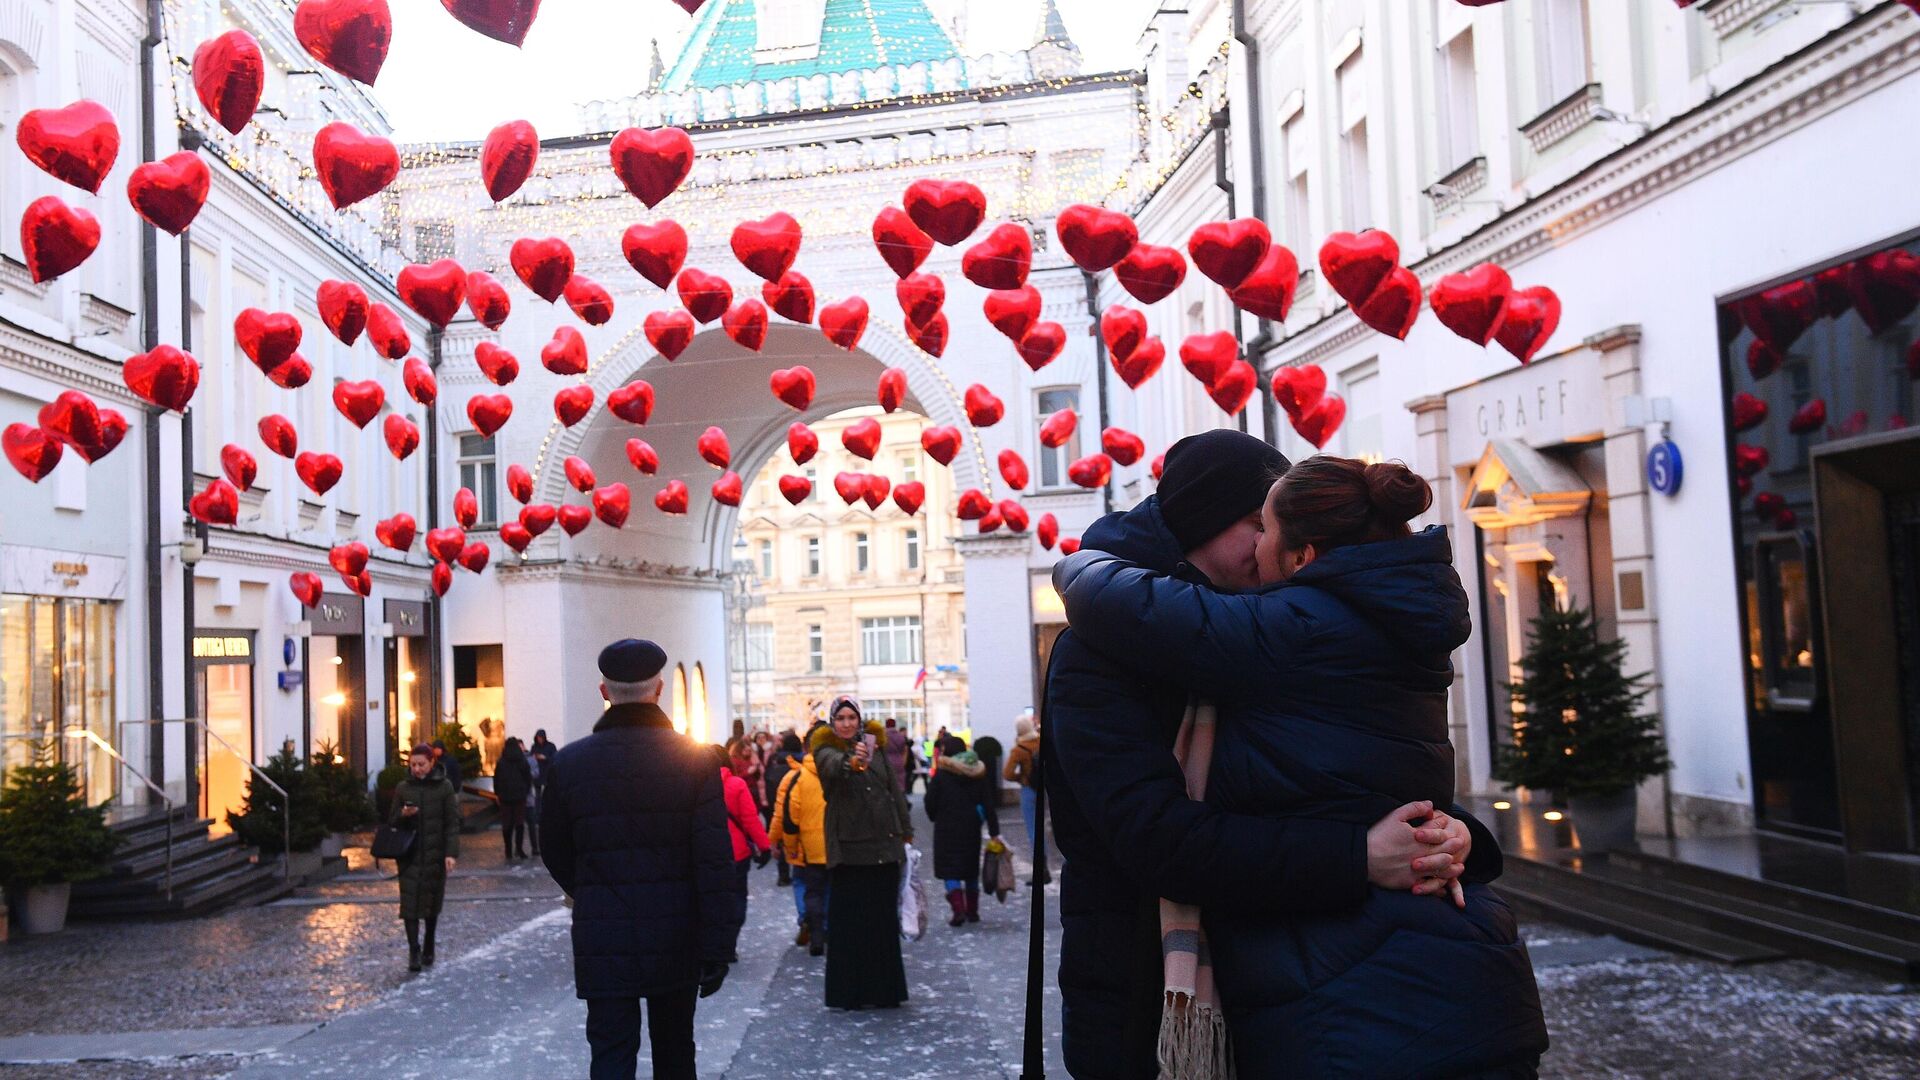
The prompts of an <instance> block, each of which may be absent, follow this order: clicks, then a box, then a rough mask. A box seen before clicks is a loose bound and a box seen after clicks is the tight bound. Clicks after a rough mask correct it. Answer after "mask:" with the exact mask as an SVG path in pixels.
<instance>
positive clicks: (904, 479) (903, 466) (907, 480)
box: [900, 450, 920, 484]
mask: <svg viewBox="0 0 1920 1080" xmlns="http://www.w3.org/2000/svg"><path fill="white" fill-rule="evenodd" d="M918 479H920V452H919V451H917V450H909V451H907V452H906V453H904V454H901V455H900V482H901V483H903V484H911V483H913V482H914V481H916V480H918Z"/></svg>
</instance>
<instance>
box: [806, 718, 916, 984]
mask: <svg viewBox="0 0 1920 1080" xmlns="http://www.w3.org/2000/svg"><path fill="white" fill-rule="evenodd" d="M828 715H829V716H830V717H832V720H833V722H832V723H831V724H828V725H826V726H823V727H820V728H818V729H816V730H815V731H814V733H813V735H812V737H811V740H810V742H811V745H812V748H813V759H814V762H815V764H816V766H817V768H818V770H819V773H820V787H821V790H822V791H824V792H825V793H826V796H827V814H826V834H827V866H828V868H829V873H830V875H831V876H830V886H829V888H828V891H827V926H828V927H829V928H830V933H829V934H828V935H827V980H826V981H827V1007H828V1008H832V1009H866V1008H893V1007H895V1006H898V1005H900V1004H902V1003H904V1002H905V1001H906V1000H907V970H906V965H905V964H904V962H903V961H902V959H901V956H900V913H899V906H898V905H899V897H900V868H901V865H902V864H903V863H904V862H905V860H906V845H907V844H911V843H913V819H912V818H911V817H909V816H908V814H907V797H906V795H905V794H903V793H902V792H901V790H900V785H899V784H898V783H897V782H895V780H894V778H893V770H892V769H891V768H890V767H889V766H888V764H887V755H885V754H883V753H881V752H880V751H879V745H880V742H879V740H881V739H883V738H885V737H886V729H885V728H884V727H882V726H881V725H880V724H878V723H873V722H865V721H862V720H861V718H860V706H859V704H858V703H857V702H855V701H854V700H853V699H851V698H845V697H842V698H835V699H834V702H833V710H832V711H831V712H830V713H828Z"/></svg>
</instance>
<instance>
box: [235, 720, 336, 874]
mask: <svg viewBox="0 0 1920 1080" xmlns="http://www.w3.org/2000/svg"><path fill="white" fill-rule="evenodd" d="M260 771H261V772H263V773H265V774H266V775H267V778H268V779H270V780H272V781H273V782H274V783H276V784H278V785H280V786H281V787H282V788H284V789H285V790H286V792H287V796H288V799H287V800H282V799H281V797H280V793H279V792H278V791H275V790H273V789H272V788H270V787H268V786H267V785H265V784H263V783H261V782H260V778H259V777H257V776H249V777H248V780H247V797H246V801H245V802H243V803H241V805H240V809H238V810H229V811H227V824H228V825H229V826H230V827H231V828H232V829H233V831H234V835H236V836H238V837H239V838H240V841H241V843H244V844H247V845H249V846H251V847H255V848H258V849H260V853H261V854H262V855H278V854H280V853H281V852H283V851H286V852H287V853H288V855H289V858H290V860H291V862H292V869H293V871H294V873H297V874H301V875H303V876H304V875H306V874H311V873H313V872H314V871H316V870H318V869H319V868H320V857H319V855H317V854H314V849H315V848H317V847H319V846H320V841H321V840H323V839H325V837H326V835H327V824H326V819H325V817H324V816H323V814H322V812H321V807H320V799H319V797H318V794H317V793H316V792H315V791H314V790H313V785H312V783H311V779H310V777H309V776H308V774H307V770H306V767H305V763H304V762H302V761H301V760H300V756H299V755H298V754H296V753H295V752H294V750H293V746H292V743H291V742H289V743H288V745H287V748H286V749H284V750H282V751H280V752H279V753H277V754H275V755H273V756H272V757H271V758H268V759H267V763H266V764H265V765H262V766H261V767H260ZM289 804H290V805H291V806H292V809H293V818H292V822H291V828H290V829H289V827H288V826H287V825H286V824H285V822H286V820H287V819H286V817H285V815H284V814H283V813H282V808H283V807H284V806H287V805H289ZM289 832H290V833H291V836H290V837H287V836H286V834H287V833H289ZM283 837H286V838H285V839H283ZM289 847H290V848H291V850H289Z"/></svg>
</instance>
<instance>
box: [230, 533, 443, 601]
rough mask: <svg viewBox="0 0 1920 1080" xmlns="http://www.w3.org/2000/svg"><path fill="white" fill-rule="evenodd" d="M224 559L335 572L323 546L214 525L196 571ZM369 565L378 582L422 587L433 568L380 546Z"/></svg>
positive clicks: (271, 566) (250, 563) (245, 563)
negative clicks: (400, 557) (395, 557)
mask: <svg viewBox="0 0 1920 1080" xmlns="http://www.w3.org/2000/svg"><path fill="white" fill-rule="evenodd" d="M229 541H231V542H232V543H228V542H229ZM221 563H230V564H236V565H240V566H258V567H262V568H264V569H268V570H285V571H288V572H292V571H295V570H309V571H313V572H315V573H319V574H321V575H322V576H323V577H324V576H327V575H329V574H331V573H332V572H333V567H332V566H331V565H329V564H328V562H327V549H326V548H324V547H319V546H315V545H310V544H302V543H298V542H296V541H290V540H278V539H275V538H273V537H270V536H263V535H261V534H259V533H248V532H244V531H240V530H235V529H228V528H222V527H215V528H214V529H212V531H211V533H210V535H209V537H208V543H207V553H206V555H205V556H204V557H202V559H201V561H200V562H199V563H196V564H195V566H194V572H195V573H196V574H198V573H199V572H200V571H201V570H202V569H204V568H206V567H209V566H216V565H219V564H221ZM367 569H368V570H369V571H371V572H372V573H373V580H375V581H376V582H385V583H387V584H389V585H403V586H411V587H418V588H423V589H424V588H426V587H427V586H428V577H429V573H430V571H429V569H428V567H427V566H426V564H424V563H421V564H413V563H404V562H396V561H394V560H392V559H389V558H385V557H383V556H382V555H381V554H380V552H379V551H378V550H377V549H376V550H375V551H374V552H373V553H372V556H371V557H370V558H368V559H367ZM329 580H332V579H331V578H329Z"/></svg>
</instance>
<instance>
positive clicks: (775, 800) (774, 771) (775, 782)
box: [762, 731, 807, 887]
mask: <svg viewBox="0 0 1920 1080" xmlns="http://www.w3.org/2000/svg"><path fill="white" fill-rule="evenodd" d="M806 753H807V748H806V746H805V745H804V744H803V743H801V741H800V736H798V735H795V734H794V733H793V732H791V731H789V732H785V733H784V734H782V735H781V736H780V742H779V744H778V746H777V747H776V748H775V749H774V753H773V759H772V760H771V761H769V762H768V763H767V767H766V770H765V772H764V773H763V774H762V775H763V779H764V780H765V782H766V793H767V803H766V806H767V832H768V833H769V834H771V835H772V837H773V859H774V865H775V866H777V867H778V868H779V875H780V876H779V878H778V879H777V880H776V881H775V882H774V884H776V885H780V886H782V887H785V886H789V885H792V884H793V867H792V866H791V865H789V864H788V862H787V854H786V848H785V846H784V845H782V844H781V843H780V834H781V830H780V827H779V826H777V825H775V824H774V823H773V816H774V812H775V810H776V809H777V807H778V804H779V801H780V786H781V783H782V782H783V781H785V780H786V778H787V776H788V775H789V774H790V773H792V772H793V770H795V769H797V768H799V767H800V759H801V758H803V757H805V756H806Z"/></svg>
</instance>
